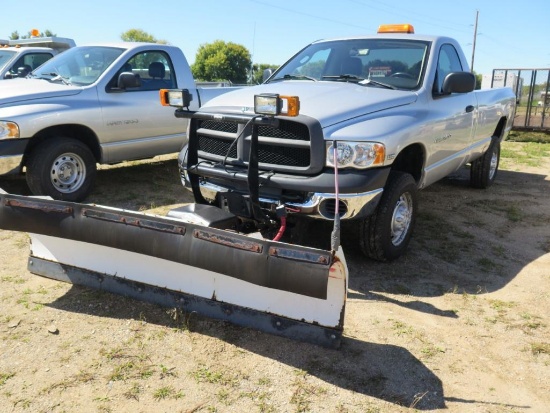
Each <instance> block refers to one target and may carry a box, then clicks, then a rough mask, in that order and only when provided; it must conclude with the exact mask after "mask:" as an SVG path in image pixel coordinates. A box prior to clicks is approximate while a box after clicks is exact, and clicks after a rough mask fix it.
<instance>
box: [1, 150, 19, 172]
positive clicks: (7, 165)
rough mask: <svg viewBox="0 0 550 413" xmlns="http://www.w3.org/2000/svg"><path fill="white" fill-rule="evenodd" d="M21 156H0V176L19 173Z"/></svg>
mask: <svg viewBox="0 0 550 413" xmlns="http://www.w3.org/2000/svg"><path fill="white" fill-rule="evenodd" d="M22 161H23V155H6V156H0V175H12V174H18V173H19V172H21V164H22Z"/></svg>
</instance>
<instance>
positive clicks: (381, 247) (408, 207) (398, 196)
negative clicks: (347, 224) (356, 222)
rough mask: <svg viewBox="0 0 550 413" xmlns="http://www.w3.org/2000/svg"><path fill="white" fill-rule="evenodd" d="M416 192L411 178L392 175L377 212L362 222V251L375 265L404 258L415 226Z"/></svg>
mask: <svg viewBox="0 0 550 413" xmlns="http://www.w3.org/2000/svg"><path fill="white" fill-rule="evenodd" d="M417 210H418V188H417V185H416V181H415V180H414V178H413V177H412V175H410V174H408V173H404V172H397V171H395V172H391V173H390V176H389V180H388V183H387V185H386V187H385V188H384V192H383V194H382V198H381V199H380V203H379V204H378V207H377V208H376V212H375V213H374V214H373V215H371V216H370V217H367V218H365V219H363V220H362V221H361V224H360V226H359V242H360V246H361V251H362V252H363V253H364V254H365V255H366V256H368V257H369V258H372V259H374V260H377V261H392V260H395V259H397V258H399V257H400V256H401V255H403V254H404V253H405V251H406V249H407V246H408V245H409V242H410V239H411V234H412V232H413V229H414V225H415V223H416V216H417Z"/></svg>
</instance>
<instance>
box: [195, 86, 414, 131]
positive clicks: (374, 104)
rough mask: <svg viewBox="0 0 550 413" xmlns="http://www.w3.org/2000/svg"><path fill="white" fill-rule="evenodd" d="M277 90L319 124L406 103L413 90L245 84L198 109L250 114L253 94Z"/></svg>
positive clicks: (252, 110) (303, 113)
mask: <svg viewBox="0 0 550 413" xmlns="http://www.w3.org/2000/svg"><path fill="white" fill-rule="evenodd" d="M260 93H278V94H279V95H287V96H298V97H299V98H300V114H302V115H306V116H310V117H312V118H315V119H317V120H318V121H319V122H320V124H321V127H323V128H324V127H327V126H331V125H333V124H335V123H339V122H343V121H345V120H347V119H352V118H355V117H358V116H363V115H367V114H369V113H373V112H379V111H381V110H385V109H390V108H393V107H397V106H403V105H408V104H411V103H413V102H415V101H416V100H417V94H416V92H410V91H403V90H392V89H383V88H380V87H376V86H364V85H358V84H354V83H344V82H312V81H285V82H280V83H269V84H263V85H259V86H253V87H245V88H242V89H239V90H236V91H234V92H230V93H225V94H223V95H221V96H219V97H216V98H214V99H212V100H210V101H209V102H207V103H206V104H205V105H204V106H203V107H202V108H201V110H206V111H208V112H221V113H239V114H242V113H246V114H253V113H254V95H257V94H260Z"/></svg>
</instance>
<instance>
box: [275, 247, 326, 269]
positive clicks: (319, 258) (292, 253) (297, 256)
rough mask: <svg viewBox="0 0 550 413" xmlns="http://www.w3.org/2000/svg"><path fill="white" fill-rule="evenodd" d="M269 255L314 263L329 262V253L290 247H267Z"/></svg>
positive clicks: (324, 263)
mask: <svg viewBox="0 0 550 413" xmlns="http://www.w3.org/2000/svg"><path fill="white" fill-rule="evenodd" d="M269 255H271V256H273V257H280V258H286V259H290V260H296V261H305V262H312V263H315V264H323V265H328V264H330V254H319V253H313V252H306V251H298V250H294V249H290V248H277V247H271V248H269Z"/></svg>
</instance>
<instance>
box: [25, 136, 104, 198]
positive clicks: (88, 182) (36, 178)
mask: <svg viewBox="0 0 550 413" xmlns="http://www.w3.org/2000/svg"><path fill="white" fill-rule="evenodd" d="M26 167H27V171H26V178H27V185H28V186H29V188H30V190H31V192H32V193H33V194H35V195H48V196H50V197H52V198H53V199H58V200H62V201H72V202H79V201H82V200H83V199H84V198H86V197H87V196H88V195H89V193H90V191H91V188H92V186H93V183H94V181H95V176H96V161H95V158H94V156H93V154H92V152H91V151H90V149H89V148H88V147H87V146H86V145H85V144H83V143H82V142H80V141H78V140H76V139H72V138H50V139H47V140H46V141H44V142H42V143H41V144H39V145H38V146H37V147H36V148H34V149H33V151H32V152H31V153H30V155H29V157H28V159H27V163H26Z"/></svg>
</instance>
